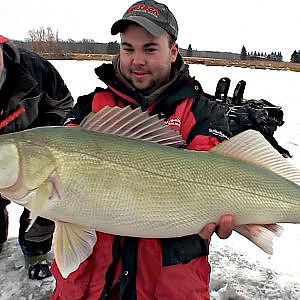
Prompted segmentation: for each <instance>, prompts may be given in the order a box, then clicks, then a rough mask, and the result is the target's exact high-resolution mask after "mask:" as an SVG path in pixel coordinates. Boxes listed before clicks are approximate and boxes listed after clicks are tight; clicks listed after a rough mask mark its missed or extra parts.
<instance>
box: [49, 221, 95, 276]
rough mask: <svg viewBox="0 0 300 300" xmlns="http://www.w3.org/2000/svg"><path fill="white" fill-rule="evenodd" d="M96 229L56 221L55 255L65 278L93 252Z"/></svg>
mask: <svg viewBox="0 0 300 300" xmlns="http://www.w3.org/2000/svg"><path fill="white" fill-rule="evenodd" d="M96 241H97V235H96V231H95V230H92V229H87V228H85V227H82V226H79V225H75V224H71V223H63V222H55V233H54V257H55V260H56V264H57V266H58V269H59V271H60V272H61V275H62V276H63V278H67V277H68V276H69V275H70V274H71V273H72V272H74V271H76V270H77V268H78V267H79V266H80V264H81V263H82V262H83V261H85V260H86V259H87V258H88V257H89V256H90V255H91V254H92V252H93V248H94V246H95V244H96Z"/></svg>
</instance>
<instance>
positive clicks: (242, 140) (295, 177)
mask: <svg viewBox="0 0 300 300" xmlns="http://www.w3.org/2000/svg"><path fill="white" fill-rule="evenodd" d="M211 151H212V152H215V153H218V154H221V155H225V156H227V157H230V158H233V159H238V160H241V161H244V162H247V163H252V164H255V165H257V166H259V167H262V168H265V169H267V170H270V171H272V172H274V173H276V174H278V175H280V176H282V177H284V178H285V179H287V180H289V181H292V182H293V183H295V184H298V185H300V170H298V169H297V168H296V167H294V166H293V165H292V164H291V163H290V162H289V161H288V160H287V159H286V158H283V157H282V156H281V155H280V154H279V153H278V152H277V151H276V150H275V149H274V148H273V146H272V145H271V144H270V143H269V142H268V141H267V140H266V139H265V138H264V136H263V135H262V134H261V133H260V132H258V131H255V130H246V131H243V132H241V133H239V134H237V135H236V136H234V137H232V138H230V139H229V140H227V141H224V142H222V143H221V144H219V145H218V146H216V147H214V148H213V149H212V150H211Z"/></svg>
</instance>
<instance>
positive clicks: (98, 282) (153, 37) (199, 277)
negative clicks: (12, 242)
mask: <svg viewBox="0 0 300 300" xmlns="http://www.w3.org/2000/svg"><path fill="white" fill-rule="evenodd" d="M111 32H112V34H113V35H115V34H118V33H120V34H121V48H120V55H119V56H117V57H116V58H115V60H114V62H113V64H103V65H102V66H100V67H98V68H97V69H96V70H95V71H96V74H97V76H98V77H99V78H100V79H101V80H102V81H103V82H104V83H106V85H107V86H108V88H107V89H105V90H104V89H101V88H97V89H96V90H95V92H93V93H91V94H89V95H86V96H82V97H79V98H78V101H77V104H76V105H75V107H74V109H73V114H72V115H71V117H70V119H69V125H70V126H71V125H73V126H75V125H78V124H79V123H80V122H81V120H82V119H83V118H84V117H85V116H86V115H87V114H88V113H89V112H90V111H94V112H96V111H99V110H101V109H102V108H103V107H104V106H107V105H109V106H120V107H124V106H128V105H130V106H131V107H133V108H134V107H138V106H140V107H141V108H142V110H145V111H146V110H147V111H148V112H149V113H150V114H158V115H159V116H160V117H161V118H164V119H165V122H166V123H167V124H169V125H170V126H171V127H172V128H174V129H175V130H177V131H179V132H180V133H181V135H182V137H183V139H184V140H185V141H186V142H187V149H191V150H209V149H211V148H212V147H213V146H214V145H217V144H218V143H220V141H222V140H223V139H227V138H228V137H229V135H230V134H229V132H228V131H229V130H228V124H227V121H226V118H225V116H224V111H223V110H222V109H221V108H220V107H219V106H217V104H216V103H215V102H212V101H210V100H209V98H208V97H206V96H205V94H204V93H203V92H202V89H201V86H200V84H199V83H198V82H197V81H196V80H195V79H194V78H192V77H191V76H190V75H189V71H188V66H187V65H185V64H184V62H183V60H182V57H181V56H180V54H179V50H178V49H179V48H178V45H177V43H176V39H177V33H178V27H177V22H176V19H175V17H174V16H173V14H172V13H171V12H170V10H169V9H168V8H167V6H165V5H164V4H160V3H158V2H155V1H140V2H137V3H135V4H134V5H132V6H131V7H130V8H129V9H128V10H127V11H126V13H125V14H124V16H123V18H122V19H121V20H118V21H117V22H115V23H114V24H113V26H112V28H111ZM82 176H84V174H83V175H82ZM191 176H192V175H191ZM136 180H138V178H136ZM83 200H84V199H83ZM183 201H184V199H183ZM216 227H217V225H216V224H208V225H207V226H206V227H205V228H204V229H203V230H202V231H201V232H200V234H199V235H192V236H186V237H180V238H174V239H151V238H149V239H143V238H140V239H138V238H133V237H120V236H114V235H111V234H105V233H102V232H98V233H97V238H98V239H97V243H96V245H95V247H94V249H93V253H92V254H91V256H90V257H89V258H88V259H87V260H86V261H84V262H83V263H81V265H80V266H79V268H78V269H77V270H76V271H74V272H73V273H71V274H70V275H69V276H68V277H67V278H66V279H64V278H63V277H62V276H61V274H60V272H59V269H58V267H57V265H56V263H55V262H54V264H53V265H52V273H53V275H54V277H55V279H56V289H55V291H54V293H53V295H52V300H62V299H73V300H75V299H82V300H83V299H89V300H92V299H102V300H103V299H126V300H128V299H129V300H131V299H132V300H133V299H138V300H148V299H149V300H150V299H168V300H169V299H172V300H174V299H181V300H182V299H188V300H193V299H209V274H210V266H209V263H208V257H207V256H208V243H209V242H208V240H209V239H210V237H211V235H212V234H213V232H214V231H215V230H216ZM232 227H233V217H232V216H224V217H223V218H221V220H220V222H219V224H218V227H217V228H218V230H217V231H218V234H219V236H220V237H222V238H226V237H228V236H229V235H230V233H231V230H232Z"/></svg>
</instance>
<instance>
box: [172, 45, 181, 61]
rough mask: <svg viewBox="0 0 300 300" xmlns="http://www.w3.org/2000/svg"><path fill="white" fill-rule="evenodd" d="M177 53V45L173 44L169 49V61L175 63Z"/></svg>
mask: <svg viewBox="0 0 300 300" xmlns="http://www.w3.org/2000/svg"><path fill="white" fill-rule="evenodd" d="M178 53H179V47H178V44H177V43H174V45H173V46H172V48H171V60H172V63H173V62H175V61H176V58H177V55H178Z"/></svg>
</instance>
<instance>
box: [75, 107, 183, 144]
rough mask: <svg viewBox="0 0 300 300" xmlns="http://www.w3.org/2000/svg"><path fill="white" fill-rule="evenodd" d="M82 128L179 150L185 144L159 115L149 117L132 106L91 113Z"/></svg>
mask: <svg viewBox="0 0 300 300" xmlns="http://www.w3.org/2000/svg"><path fill="white" fill-rule="evenodd" d="M80 126H81V127H83V128H85V129H88V130H92V131H97V132H102V133H108V134H115V135H119V136H123V137H127V138H132V139H138V140H143V141H148V142H153V143H158V144H161V145H166V146H172V147H177V148H178V147H182V146H183V144H184V141H183V140H182V137H181V135H180V134H179V133H178V132H177V131H175V130H173V129H172V128H171V127H170V126H169V125H166V124H165V123H164V121H163V120H161V119H159V118H158V116H157V115H153V116H149V114H148V112H143V111H142V110H141V108H136V109H132V108H131V107H130V106H126V107H125V108H120V107H118V106H114V107H110V106H105V107H104V108H102V109H101V110H100V111H98V112H96V113H94V112H92V113H90V114H89V115H88V116H87V117H86V118H85V119H84V120H83V121H82V122H81V124H80Z"/></svg>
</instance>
